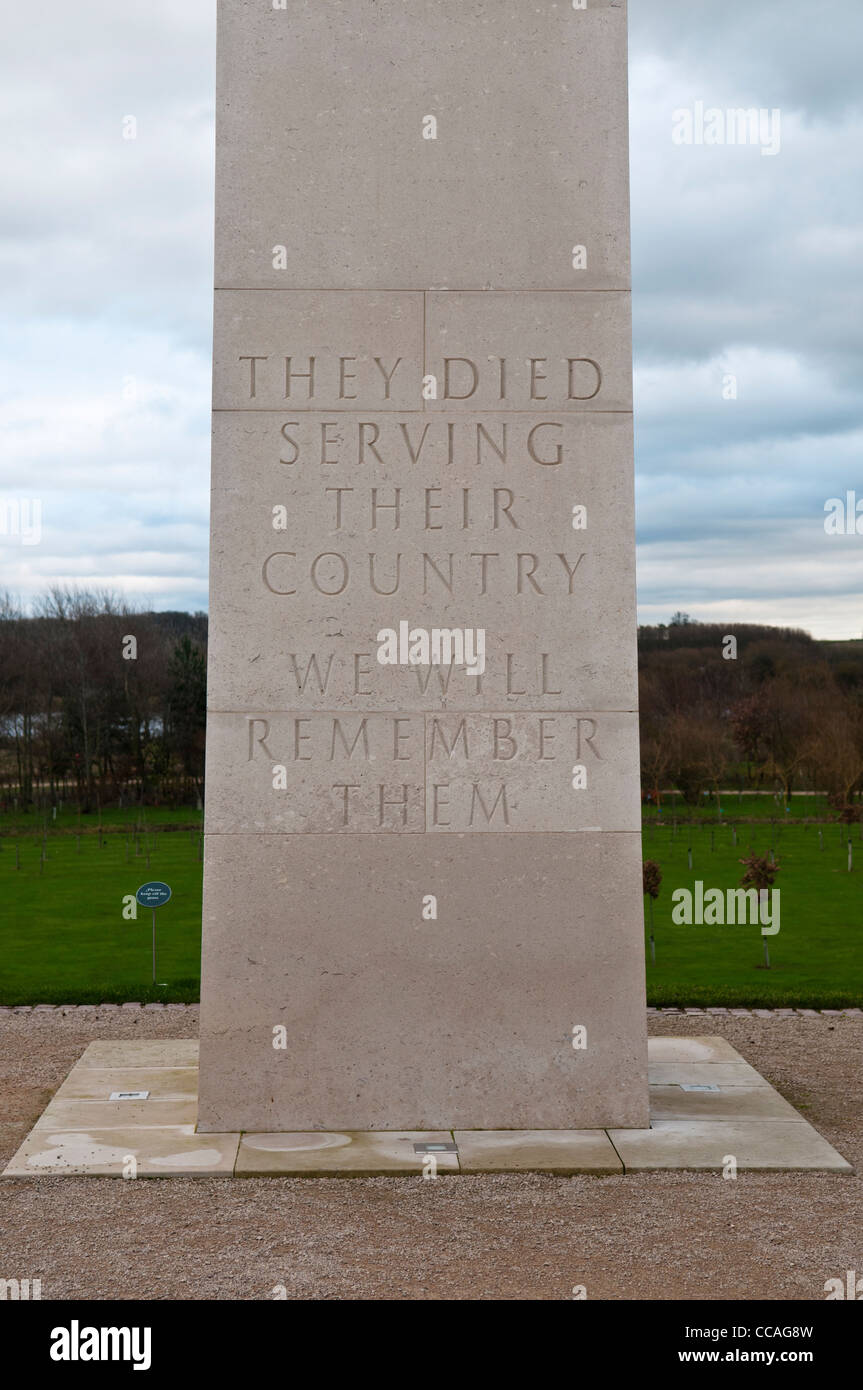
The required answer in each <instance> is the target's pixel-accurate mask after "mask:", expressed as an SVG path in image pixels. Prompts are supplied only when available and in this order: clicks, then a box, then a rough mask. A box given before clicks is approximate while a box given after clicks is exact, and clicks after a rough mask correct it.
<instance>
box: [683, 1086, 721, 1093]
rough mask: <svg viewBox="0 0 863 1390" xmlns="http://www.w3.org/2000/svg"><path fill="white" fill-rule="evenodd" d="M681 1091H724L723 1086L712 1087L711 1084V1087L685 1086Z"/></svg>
mask: <svg viewBox="0 0 863 1390" xmlns="http://www.w3.org/2000/svg"><path fill="white" fill-rule="evenodd" d="M680 1089H681V1091H721V1090H722V1087H721V1086H714V1085H712V1084H711V1085H710V1086H683V1085H681V1087H680Z"/></svg>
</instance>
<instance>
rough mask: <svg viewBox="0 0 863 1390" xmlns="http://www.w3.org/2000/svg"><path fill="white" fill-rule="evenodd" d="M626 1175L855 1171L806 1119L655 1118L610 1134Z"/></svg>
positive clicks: (614, 1130) (610, 1131)
mask: <svg viewBox="0 0 863 1390" xmlns="http://www.w3.org/2000/svg"><path fill="white" fill-rule="evenodd" d="M609 1137H610V1138H611V1142H612V1143H613V1144H614V1146H615V1148H616V1149H617V1151H618V1153H619V1154H620V1157H621V1158H622V1159H623V1164H624V1167H625V1169H626V1172H627V1173H631V1172H636V1171H639V1170H644V1169H647V1170H652V1171H655V1170H657V1169H662V1168H711V1169H713V1170H714V1171H716V1172H722V1171H723V1169H728V1168H729V1166H730V1160H732V1159H733V1160H734V1162H735V1164H736V1167H737V1168H738V1169H740V1168H744V1169H760V1170H762V1171H770V1172H790V1171H797V1170H798V1169H802V1170H806V1169H813V1168H816V1169H819V1170H821V1171H824V1172H831V1173H852V1172H853V1171H854V1170H853V1168H852V1167H851V1165H850V1163H846V1161H845V1159H844V1158H843V1157H842V1155H841V1154H839V1153H837V1152H836V1150H835V1149H834V1148H833V1146H832V1145H831V1144H828V1143H827V1140H826V1139H822V1137H821V1135H820V1134H819V1133H818V1132H817V1130H814V1129H813V1128H812V1126H811V1125H810V1124H808V1123H807V1121H806V1120H801V1119H796V1120H766V1121H765V1120H741V1121H739V1122H737V1123H729V1122H727V1121H725V1120H718V1121H717V1120H657V1121H656V1123H655V1124H652V1125H651V1127H650V1129H612V1130H609Z"/></svg>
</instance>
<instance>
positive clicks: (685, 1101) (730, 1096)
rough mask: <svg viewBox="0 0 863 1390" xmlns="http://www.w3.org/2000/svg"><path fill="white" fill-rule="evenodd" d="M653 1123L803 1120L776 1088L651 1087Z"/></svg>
mask: <svg viewBox="0 0 863 1390" xmlns="http://www.w3.org/2000/svg"><path fill="white" fill-rule="evenodd" d="M649 1090H650V1121H651V1124H652V1123H653V1122H654V1121H656V1120H726V1121H728V1120H799V1119H801V1116H800V1115H799V1114H798V1112H797V1111H796V1110H795V1109H794V1106H793V1105H789V1103H788V1101H787V1100H785V1099H784V1098H783V1097H782V1096H780V1094H779V1092H778V1091H774V1089H773V1087H772V1086H722V1087H720V1088H719V1090H718V1091H684V1090H683V1088H682V1087H681V1086H651V1087H650V1088H649Z"/></svg>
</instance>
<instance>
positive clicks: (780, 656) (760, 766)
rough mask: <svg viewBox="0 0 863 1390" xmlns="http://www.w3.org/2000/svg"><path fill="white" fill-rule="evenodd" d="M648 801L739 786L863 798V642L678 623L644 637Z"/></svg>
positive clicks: (852, 810) (843, 806) (837, 799)
mask: <svg viewBox="0 0 863 1390" xmlns="http://www.w3.org/2000/svg"><path fill="white" fill-rule="evenodd" d="M639 699H640V708H641V718H640V727H641V778H642V794H643V796H645V798H647V799H650V800H652V801H656V800H658V799H659V798H660V797H661V795H662V793H663V791H666V790H668V789H670V788H673V789H674V790H675V791H677V792H679V793H680V794H681V796H682V797H683V799H684V801H686V802H687V803H689V804H690V805H695V804H696V803H697V802H699V801H700V800H701V799H702V798H703V796H704V793H705V792H707V793H709V794H714V795H718V793H719V792H720V791H723V790H727V789H729V788H740V789H744V790H769V791H777V792H781V793H782V794H783V795H784V796H785V797H786V799H787V798H788V797H789V796H790V795H791V794H792V792H794V791H798V792H799V791H817V792H825V793H827V794H828V795H829V797H830V798H831V801H832V803H833V805H834V806H835V807H836V809H837V810H838V811H839V812H840V814H844V816H845V818H846V819H855V818H857V814H858V813H859V808H860V802H861V796H863V641H848V642H826V641H816V640H815V639H813V638H812V637H810V636H809V634H808V633H806V632H801V631H799V630H796V629H792V628H771V627H763V626H757V625H754V624H749V625H743V624H737V625H733V624H732V625H728V624H725V625H721V626H720V625H713V624H708V623H696V622H693V620H692V619H691V618H688V617H687V616H686V615H685V614H677V615H675V618H674V619H673V620H672V622H671V623H670V624H669V625H668V626H658V627H644V628H641V629H640V631H639Z"/></svg>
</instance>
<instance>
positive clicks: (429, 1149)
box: [414, 1144, 458, 1154]
mask: <svg viewBox="0 0 863 1390" xmlns="http://www.w3.org/2000/svg"><path fill="white" fill-rule="evenodd" d="M414 1153H415V1154H457V1153H458V1144H414Z"/></svg>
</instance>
